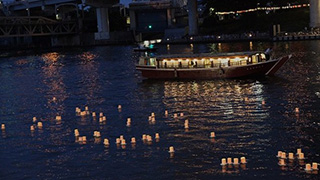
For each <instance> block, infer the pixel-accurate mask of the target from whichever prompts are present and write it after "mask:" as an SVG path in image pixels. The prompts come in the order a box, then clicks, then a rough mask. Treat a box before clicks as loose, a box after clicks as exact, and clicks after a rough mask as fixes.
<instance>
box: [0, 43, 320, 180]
mask: <svg viewBox="0 0 320 180" xmlns="http://www.w3.org/2000/svg"><path fill="white" fill-rule="evenodd" d="M271 45H272V46H273V49H274V55H275V56H281V55H285V54H293V58H292V59H291V60H290V61H288V63H286V64H285V65H284V66H283V67H282V68H281V69H280V71H279V72H277V74H276V76H274V77H265V78H249V79H218V80H187V81H150V80H143V79H142V78H141V76H140V74H139V72H137V71H136V70H135V63H136V62H137V60H138V58H139V56H140V55H141V54H140V53H136V52H133V51H132V48H133V46H102V47H90V48H83V49H80V48H79V49H77V48H74V49H60V50H57V51H49V52H43V53H36V52H34V53H30V52H28V53H24V52H19V51H17V52H16V53H14V54H13V55H12V56H9V57H8V56H4V55H6V52H2V55H3V56H2V57H1V58H0V107H1V108H0V123H5V130H2V131H1V134H0V179H243V180H245V179H290V180H291V179H318V178H319V174H318V171H312V172H306V171H305V170H304V168H305V164H306V163H312V162H317V163H320V157H319V154H320V143H319V141H320V111H319V110H320V41H300V42H298V41H297V42H281V43H274V44H271V43H258V42H253V43H248V42H245V43H229V44H227V43H222V44H194V45H188V44H185V45H170V46H166V45H156V47H158V48H159V49H158V51H157V53H159V54H167V53H191V52H195V53H197V52H231V51H247V50H265V49H266V48H268V47H269V46H271ZM263 101H264V102H265V104H262V102H263ZM119 104H120V105H122V111H121V112H119V111H118V108H117V106H118V105H119ZM86 105H87V106H88V107H89V110H90V111H95V112H97V113H99V112H103V113H104V114H105V115H106V118H107V121H106V122H104V123H100V122H99V120H98V119H93V118H92V117H91V116H85V117H79V116H76V113H75V108H76V107H79V108H81V109H82V110H84V107H85V106H86ZM295 108H299V110H300V112H299V113H295ZM165 110H168V112H169V115H168V117H166V116H165V114H164V112H165ZM152 112H154V113H155V116H156V117H155V118H156V121H155V122H153V123H152V122H151V123H150V121H148V117H149V116H150V114H151V113H152ZM174 113H179V114H180V113H184V116H183V117H178V118H176V119H175V118H173V114H174ZM57 115H61V117H62V120H61V121H57V120H55V117H56V116H57ZM33 117H36V118H37V119H38V121H41V122H42V123H43V128H42V129H40V128H37V127H36V129H35V130H34V131H30V126H32V125H33V124H36V123H34V122H33V120H32V119H33ZM128 117H130V118H131V119H132V123H131V126H130V127H127V126H126V121H127V118H128ZM186 119H188V120H189V126H190V127H189V129H185V128H184V121H185V120H186ZM75 128H78V129H79V132H80V135H81V136H86V137H87V143H86V144H81V143H79V142H78V141H77V140H76V138H75V136H74V133H73V132H74V129H75ZM96 130H98V131H100V132H101V136H102V138H100V139H99V138H94V137H93V132H94V131H96ZM212 131H214V132H215V134H216V137H215V138H214V139H210V138H209V135H210V132H212ZM155 133H159V134H160V140H159V141H157V142H156V141H155V139H154V135H155ZM143 134H149V135H151V136H152V138H153V141H152V143H145V142H143V141H142V140H141V136H142V135H143ZM120 135H123V136H124V138H125V139H126V141H127V145H126V146H125V147H124V146H118V145H116V143H115V141H116V138H117V137H119V136H120ZM131 137H136V139H137V143H136V144H135V145H134V146H132V145H131V143H130V138H131ZM104 138H108V139H109V141H110V145H109V147H105V146H104V145H103V139H104ZM170 146H173V147H174V148H175V153H174V155H170V154H169V153H168V149H169V147H170ZM297 148H302V151H303V152H304V153H305V157H306V159H305V160H303V161H298V160H293V161H291V162H289V161H288V160H286V166H284V167H280V166H279V165H278V158H277V157H276V155H277V152H278V151H279V150H281V151H285V152H287V153H289V152H294V153H296V149H297ZM242 156H244V157H246V159H247V164H245V165H241V166H233V165H231V166H227V167H222V166H221V165H220V163H221V159H222V158H228V157H232V158H240V157H242Z"/></svg>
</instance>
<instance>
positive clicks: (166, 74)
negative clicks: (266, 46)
mask: <svg viewBox="0 0 320 180" xmlns="http://www.w3.org/2000/svg"><path fill="white" fill-rule="evenodd" d="M290 57H291V56H285V57H282V58H279V59H274V60H269V61H265V62H260V63H257V64H250V65H245V66H229V67H220V68H219V67H214V68H190V69H164V68H159V69H158V68H155V67H152V66H150V67H148V66H137V67H136V68H137V70H139V71H141V73H142V76H143V77H145V78H148V79H215V78H239V77H246V76H265V75H268V76H271V75H274V74H275V72H277V70H278V69H279V68H280V67H281V66H282V65H283V64H285V63H286V62H287V61H288V59H290Z"/></svg>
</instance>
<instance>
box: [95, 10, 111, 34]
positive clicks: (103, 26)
mask: <svg viewBox="0 0 320 180" xmlns="http://www.w3.org/2000/svg"><path fill="white" fill-rule="evenodd" d="M96 11H97V24H98V32H97V33H95V34H94V36H95V39H96V40H105V39H109V38H110V27H109V14H108V8H105V7H101V8H97V9H96Z"/></svg>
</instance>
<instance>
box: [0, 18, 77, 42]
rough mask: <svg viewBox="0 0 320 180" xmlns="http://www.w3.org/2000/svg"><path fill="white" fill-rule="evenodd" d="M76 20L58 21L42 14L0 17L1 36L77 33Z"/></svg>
mask: <svg viewBox="0 0 320 180" xmlns="http://www.w3.org/2000/svg"><path fill="white" fill-rule="evenodd" d="M77 32H78V24H77V22H75V21H56V20H52V19H49V18H45V17H41V16H19V17H0V37H22V36H49V35H64V34H76V33H77Z"/></svg>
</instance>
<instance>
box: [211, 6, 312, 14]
mask: <svg viewBox="0 0 320 180" xmlns="http://www.w3.org/2000/svg"><path fill="white" fill-rule="evenodd" d="M309 6H310V4H300V5H288V6H280V7H276V6H274V7H257V8H254V9H246V10H238V11H225V12H216V14H217V15H227V14H237V13H247V12H254V11H273V10H280V9H295V8H302V7H309Z"/></svg>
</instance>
